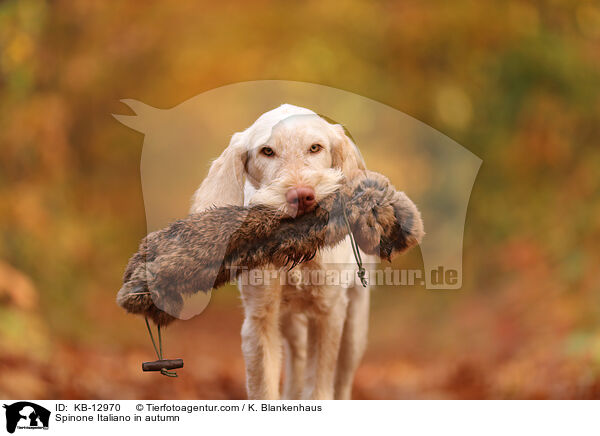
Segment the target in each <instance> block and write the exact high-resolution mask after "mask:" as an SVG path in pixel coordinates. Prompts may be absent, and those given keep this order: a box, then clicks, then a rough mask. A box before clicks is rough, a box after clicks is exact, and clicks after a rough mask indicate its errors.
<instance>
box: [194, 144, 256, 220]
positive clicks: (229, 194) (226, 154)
mask: <svg viewBox="0 0 600 436" xmlns="http://www.w3.org/2000/svg"><path fill="white" fill-rule="evenodd" d="M247 158H248V151H247V146H246V134H245V132H238V133H235V134H234V135H233V136H232V137H231V141H230V142H229V146H228V147H227V148H226V149H225V150H224V151H223V153H221V156H219V157H218V158H217V159H215V160H214V161H213V163H212V165H211V166H210V169H209V170H208V175H207V176H206V178H205V179H204V181H203V182H202V184H201V185H200V187H199V188H198V189H197V190H196V192H195V193H194V197H193V199H192V207H191V209H190V213H197V212H201V211H203V210H205V209H208V208H210V207H213V206H227V205H235V206H241V205H242V204H243V203H244V173H245V168H246V160H247Z"/></svg>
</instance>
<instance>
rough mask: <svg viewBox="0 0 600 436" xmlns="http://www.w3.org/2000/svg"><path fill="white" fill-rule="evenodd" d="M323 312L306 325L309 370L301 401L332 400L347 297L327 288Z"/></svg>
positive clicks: (337, 288) (336, 288) (335, 288)
mask: <svg viewBox="0 0 600 436" xmlns="http://www.w3.org/2000/svg"><path fill="white" fill-rule="evenodd" d="M323 291H324V293H325V294H327V300H328V301H327V302H326V304H325V307H326V308H325V309H324V310H322V311H319V312H317V313H316V314H315V315H314V316H313V317H311V319H310V320H309V324H308V351H309V366H308V373H307V380H306V385H305V391H304V395H303V396H304V398H306V399H312V400H332V399H333V398H334V381H335V369H336V366H337V365H336V362H337V357H338V352H339V349H340V342H341V338H342V331H343V329H344V320H345V316H346V308H347V306H348V297H347V295H346V292H344V290H343V289H342V288H340V287H326V288H324V289H323Z"/></svg>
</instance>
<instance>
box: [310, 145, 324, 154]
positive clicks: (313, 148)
mask: <svg viewBox="0 0 600 436" xmlns="http://www.w3.org/2000/svg"><path fill="white" fill-rule="evenodd" d="M322 148H323V146H322V145H321V144H313V145H311V146H310V148H309V151H310V152H311V153H318V152H320V151H321V149H322Z"/></svg>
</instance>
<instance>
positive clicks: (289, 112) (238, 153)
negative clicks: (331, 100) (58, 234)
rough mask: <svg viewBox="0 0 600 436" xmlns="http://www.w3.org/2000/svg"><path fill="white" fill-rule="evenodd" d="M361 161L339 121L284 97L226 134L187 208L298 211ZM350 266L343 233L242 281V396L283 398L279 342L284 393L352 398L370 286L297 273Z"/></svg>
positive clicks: (361, 164) (304, 209) (307, 207)
mask: <svg viewBox="0 0 600 436" xmlns="http://www.w3.org/2000/svg"><path fill="white" fill-rule="evenodd" d="M364 168H365V166H364V162H363V160H362V157H361V155H360V153H359V151H358V149H357V148H356V146H355V145H354V143H353V142H352V141H351V140H350V138H349V137H348V136H347V135H346V134H345V132H344V129H343V128H342V126H340V125H333V124H330V123H328V122H327V121H325V120H324V119H323V118H321V117H319V116H318V115H317V114H315V113H314V112H313V111H311V110H308V109H304V108H301V107H297V106H292V105H287V104H285V105H283V106H280V107H278V108H277V109H274V110H272V111H269V112H267V113H265V114H263V115H262V116H261V117H260V118H258V119H257V120H256V121H255V122H254V124H252V126H250V127H249V128H248V129H246V130H245V131H243V132H239V133H236V134H234V135H233V137H232V139H231V142H230V144H229V146H228V147H227V149H225V151H224V152H223V153H222V154H221V156H220V157H219V158H217V159H216V160H215V161H214V162H213V164H212V166H211V168H210V170H209V173H208V176H207V177H206V179H205V180H204V182H203V183H202V184H201V185H200V187H199V188H198V190H197V191H196V193H195V195H194V199H193V205H192V209H191V211H192V212H199V211H202V210H204V209H206V208H209V207H212V206H214V205H216V206H223V205H242V204H244V205H248V204H269V205H272V206H275V207H279V208H282V209H285V210H287V211H288V212H289V213H290V214H291V215H292V216H297V215H300V214H302V213H305V212H307V211H310V210H311V209H313V208H314V207H315V205H316V204H317V203H318V202H319V200H320V199H321V198H323V197H324V196H326V195H328V194H330V193H332V192H333V191H335V190H336V188H337V187H338V186H339V184H340V183H341V181H342V179H343V176H344V175H350V174H352V173H353V172H355V171H356V170H357V169H364ZM363 258H365V260H367V261H369V257H367V256H364V255H363ZM352 265H354V267H355V260H354V257H353V254H352V248H351V246H350V242H349V239H348V238H347V239H346V240H345V241H344V242H343V243H341V244H340V245H338V246H336V247H333V248H331V249H326V250H321V251H320V252H318V253H317V255H316V256H315V258H314V259H312V260H311V261H309V262H305V263H302V264H300V265H298V266H296V267H295V268H293V269H292V270H290V271H287V270H279V269H275V268H272V269H270V270H267V271H260V273H261V274H258V275H254V276H253V277H257V276H258V277H267V278H270V279H266V280H264V281H263V282H259V283H254V282H252V283H249V281H248V280H240V282H239V286H240V291H241V294H242V300H243V303H244V311H245V320H244V323H243V326H242V351H243V354H244V359H245V362H246V384H247V390H248V398H250V399H278V398H279V397H280V391H279V385H280V378H281V377H280V376H281V368H282V355H283V350H284V349H285V382H284V386H283V397H284V398H287V399H299V398H306V399H333V398H336V399H349V398H350V397H351V393H352V381H353V378H354V373H355V371H356V368H357V367H358V364H359V362H360V359H361V357H362V355H363V352H364V350H365V346H366V340H367V325H368V316H369V289H368V288H363V287H362V286H361V285H360V284H358V285H356V284H355V282H354V281H353V282H352V283H350V284H347V285H343V284H340V283H334V284H329V283H323V282H322V281H319V282H318V284H315V283H309V284H308V285H307V284H306V283H304V282H303V281H302V280H298V274H302V272H306V271H311V272H315V271H316V272H319V271H320V272H323V273H325V274H326V273H327V272H328V271H331V270H332V269H333V270H335V269H337V270H340V271H341V270H344V272H346V271H347V270H348V268H349V266H352ZM256 272H258V271H256ZM252 273H253V272H250V273H249V275H250V276H252ZM264 273H266V274H264ZM340 275H341V273H340ZM340 275H338V277H339V276H340Z"/></svg>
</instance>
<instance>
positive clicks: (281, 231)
mask: <svg viewBox="0 0 600 436" xmlns="http://www.w3.org/2000/svg"><path fill="white" fill-rule="evenodd" d="M341 186H342V187H341V188H340V189H337V190H336V191H333V192H332V193H331V194H329V195H328V196H327V197H325V198H323V199H321V201H320V202H319V204H318V206H317V208H316V209H315V210H313V211H312V212H310V213H307V214H305V215H302V216H300V217H298V218H296V219H292V218H290V217H289V215H288V214H287V213H286V212H284V211H282V210H279V209H275V208H274V207H272V206H268V205H264V204H260V205H256V206H251V207H249V208H244V207H240V206H226V207H220V208H213V209H209V210H207V211H205V212H201V213H196V214H192V215H190V216H189V217H188V218H187V219H184V220H180V221H176V222H175V223H173V224H171V225H170V226H168V227H166V228H165V229H162V230H159V231H156V232H153V233H151V234H149V235H148V236H147V237H146V238H145V239H144V240H143V241H142V243H141V244H140V249H139V251H138V252H137V253H136V254H135V255H134V256H133V257H132V258H131V260H130V261H129V264H128V266H127V269H126V271H125V275H124V279H123V282H124V284H123V287H122V288H121V290H120V291H119V293H118V295H117V302H118V304H119V305H120V306H122V307H123V308H124V309H126V310H127V311H128V312H131V313H136V314H143V315H145V316H147V317H149V318H151V319H152V320H153V321H154V322H155V323H157V324H159V325H166V324H168V323H170V322H171V321H173V320H174V319H175V318H174V316H177V314H179V313H180V311H181V309H182V307H183V301H184V296H186V295H190V294H193V293H195V292H198V291H208V290H210V289H213V288H218V287H219V286H222V285H223V284H225V283H226V282H228V281H229V280H231V279H232V278H234V276H236V275H237V274H239V272H241V271H243V270H249V269H254V268H259V267H263V266H265V265H267V264H272V265H275V266H276V267H283V266H289V265H291V266H290V269H291V268H293V267H294V266H296V265H297V264H298V263H301V262H304V261H307V260H310V259H312V258H313V257H314V256H315V254H316V252H317V250H319V249H321V248H323V247H325V246H333V245H335V244H337V243H339V242H340V241H342V240H343V239H344V238H345V237H346V236H347V227H346V222H345V219H344V211H345V213H346V214H347V217H348V221H349V223H350V226H351V228H352V232H353V234H354V236H355V238H356V242H357V243H358V245H359V246H360V248H361V249H362V251H364V252H365V253H368V254H374V255H378V256H379V257H381V258H383V259H388V260H390V259H391V257H392V256H394V255H396V254H398V253H401V252H403V251H405V250H407V249H409V248H411V247H412V246H414V245H416V244H418V243H419V242H420V240H421V238H422V236H423V224H422V221H421V217H420V214H419V211H418V210H417V208H416V207H415V205H414V204H413V202H412V201H410V199H409V198H408V197H407V196H406V195H405V194H404V193H403V192H399V191H396V190H395V189H394V187H393V186H392V185H391V184H390V183H389V181H388V180H387V179H386V178H385V177H384V176H382V175H380V174H377V173H374V172H370V171H364V172H363V171H361V172H357V173H356V174H355V177H354V179H353V180H352V181H350V182H348V183H344V184H342V185H341Z"/></svg>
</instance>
